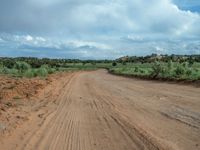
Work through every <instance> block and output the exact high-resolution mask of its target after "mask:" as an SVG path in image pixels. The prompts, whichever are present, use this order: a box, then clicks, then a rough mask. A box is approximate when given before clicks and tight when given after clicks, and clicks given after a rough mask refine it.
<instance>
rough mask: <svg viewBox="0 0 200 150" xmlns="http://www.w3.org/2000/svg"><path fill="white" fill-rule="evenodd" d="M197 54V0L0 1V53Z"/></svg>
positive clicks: (93, 55) (199, 50)
mask: <svg viewBox="0 0 200 150" xmlns="http://www.w3.org/2000/svg"><path fill="white" fill-rule="evenodd" d="M151 53H158V54H172V53H174V54H200V0H148V1H147V0H0V56H12V57H16V56H33V57H50V58H79V59H114V58H117V57H121V56H124V55H138V56H141V55H148V54H151Z"/></svg>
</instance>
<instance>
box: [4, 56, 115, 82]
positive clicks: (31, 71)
mask: <svg viewBox="0 0 200 150" xmlns="http://www.w3.org/2000/svg"><path fill="white" fill-rule="evenodd" d="M111 64H112V61H111V60H84V61H83V60H76V59H74V60H69V59H48V58H43V59H38V58H26V57H20V58H0V74H7V75H11V76H15V77H27V78H32V77H37V76H38V77H46V76H47V75H48V74H52V73H55V72H61V71H80V70H96V69H99V68H109V67H110V66H111Z"/></svg>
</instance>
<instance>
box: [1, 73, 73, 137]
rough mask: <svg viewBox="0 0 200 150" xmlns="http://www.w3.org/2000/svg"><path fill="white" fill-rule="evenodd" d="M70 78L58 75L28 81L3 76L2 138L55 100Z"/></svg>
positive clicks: (65, 75)
mask: <svg viewBox="0 0 200 150" xmlns="http://www.w3.org/2000/svg"><path fill="white" fill-rule="evenodd" d="M68 76H71V74H69V73H57V74H52V75H49V76H48V77H47V78H45V79H44V78H43V79H42V78H32V79H27V78H14V77H8V76H2V75H1V76H0V136H2V135H4V134H9V133H11V132H12V131H13V129H16V128H17V127H19V126H20V125H21V124H22V123H24V122H26V121H28V120H29V116H30V114H31V113H32V111H35V110H39V109H40V108H41V107H42V106H43V105H46V104H47V103H49V102H51V101H52V100H54V99H55V98H56V95H57V94H58V93H56V92H58V89H59V85H62V84H63V83H64V82H63V81H64V79H65V78H68ZM60 89H62V87H60ZM48 98H49V99H48Z"/></svg>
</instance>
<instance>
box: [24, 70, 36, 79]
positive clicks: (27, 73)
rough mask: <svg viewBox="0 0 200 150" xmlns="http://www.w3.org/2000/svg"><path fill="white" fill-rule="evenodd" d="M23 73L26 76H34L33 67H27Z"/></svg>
mask: <svg viewBox="0 0 200 150" xmlns="http://www.w3.org/2000/svg"><path fill="white" fill-rule="evenodd" d="M23 75H24V76H25V77H27V78H32V77H35V72H34V70H33V69H28V70H27V71H26V72H24V74H23Z"/></svg>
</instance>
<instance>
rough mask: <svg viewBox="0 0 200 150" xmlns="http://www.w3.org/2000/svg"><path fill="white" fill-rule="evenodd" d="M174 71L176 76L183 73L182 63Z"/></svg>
mask: <svg viewBox="0 0 200 150" xmlns="http://www.w3.org/2000/svg"><path fill="white" fill-rule="evenodd" d="M175 73H176V75H177V76H181V75H184V74H185V68H184V67H183V66H182V65H178V66H177V67H176V69H175Z"/></svg>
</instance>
